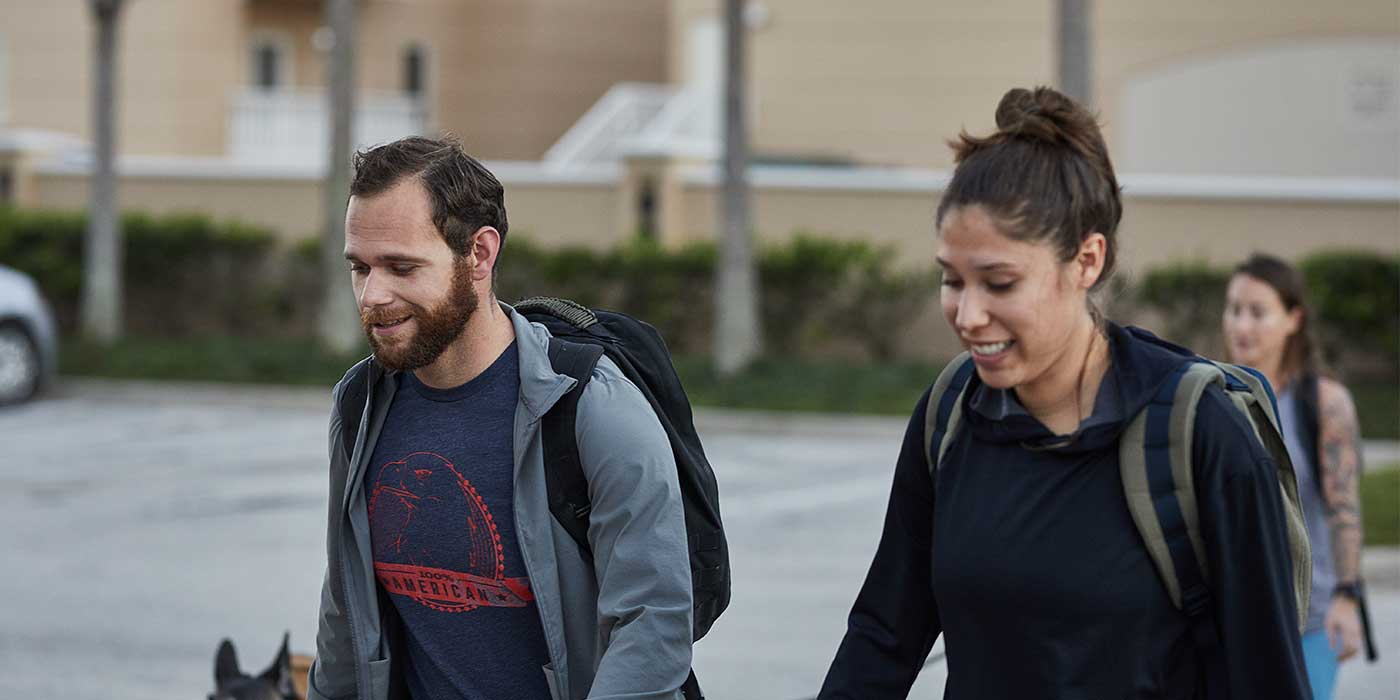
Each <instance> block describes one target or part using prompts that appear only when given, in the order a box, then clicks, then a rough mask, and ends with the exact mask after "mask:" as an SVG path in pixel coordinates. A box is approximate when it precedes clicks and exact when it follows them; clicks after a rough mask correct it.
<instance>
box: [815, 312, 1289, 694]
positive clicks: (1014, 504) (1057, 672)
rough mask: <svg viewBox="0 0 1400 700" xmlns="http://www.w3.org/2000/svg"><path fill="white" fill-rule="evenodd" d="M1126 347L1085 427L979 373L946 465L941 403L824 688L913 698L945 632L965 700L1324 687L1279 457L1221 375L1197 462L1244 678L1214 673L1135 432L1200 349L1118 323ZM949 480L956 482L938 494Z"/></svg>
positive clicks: (1219, 587)
mask: <svg viewBox="0 0 1400 700" xmlns="http://www.w3.org/2000/svg"><path fill="white" fill-rule="evenodd" d="M1108 334H1109V338H1110V343H1111V348H1112V352H1111V363H1110V368H1109V370H1108V373H1107V374H1106V375H1105V378H1104V381H1103V384H1102V385H1101V387H1100V391H1099V395H1098V397H1097V400H1096V402H1095V409H1094V414H1093V415H1092V416H1091V417H1090V418H1088V419H1086V421H1085V422H1084V423H1083V424H1082V425H1081V427H1080V430H1079V431H1078V432H1077V433H1076V435H1075V437H1074V439H1073V440H1071V441H1069V442H1068V444H1063V443H1064V442H1065V441H1064V440H1063V439H1062V438H1057V437H1056V436H1054V435H1053V434H1052V433H1051V432H1050V431H1049V430H1048V429H1047V428H1045V427H1044V426H1043V425H1041V424H1040V422H1039V421H1037V420H1036V419H1034V418H1033V417H1031V416H1030V415H1029V414H1028V413H1026V412H1025V410H1024V409H1023V408H1021V407H1020V405H1019V404H1018V403H1017V402H1016V401H1015V397H1014V394H1012V393H1011V392H1002V391H998V390H994V389H991V388H989V387H986V386H984V385H982V384H981V382H980V381H979V379H978V378H977V376H976V375H975V374H974V375H973V378H972V379H971V381H970V383H969V385H968V391H967V394H966V396H965V399H964V405H963V411H964V412H963V415H964V416H965V423H964V425H963V428H962V429H961V430H960V431H959V433H958V435H957V436H956V437H955V439H954V442H953V443H952V444H951V445H950V447H949V449H948V452H947V454H946V455H945V457H944V462H943V464H942V465H941V467H940V469H939V471H938V483H937V484H936V485H935V484H934V483H933V480H932V477H931V476H930V471H929V464H928V461H927V459H926V457H925V455H924V454H923V445H924V437H923V430H924V422H925V402H926V400H927V394H925V397H924V399H921V400H920V403H919V405H918V407H917V408H916V409H915V411H914V415H913V417H912V418H911V419H910V422H909V428H908V430H907V432H906V433H905V438H904V446H903V449H902V451H901V453H900V456H899V462H898V464H897V465H896V467H895V477H894V488H893V490H892V493H891V495H890V504H889V510H888V512H887V514H886V517H885V527H884V533H883V535H882V537H881V541H880V545H879V549H878V550H877V551H876V554H875V560H874V562H873V563H872V564H871V566H870V572H869V575H868V576H867V578H866V581H865V585H864V587H863V588H862V589H861V592H860V595H859V597H858V598H857V600H856V603H855V606H854V607H853V609H852V610H851V614H850V619H849V627H848V630H847V633H846V636H845V639H844V640H843V641H842V643H841V647H840V649H839V651H838V652H837V655H836V659H835V661H834V662H833V663H832V666H831V669H830V671H829V672H828V674H827V678H826V682H825V684H824V685H823V687H822V690H821V694H820V697H821V698H830V699H836V698H851V699H857V698H858V699H860V700H879V699H881V698H903V697H905V696H906V694H907V693H908V690H909V687H910V685H911V684H912V683H913V681H914V679H915V677H916V676H917V675H918V672H919V669H920V667H921V666H922V664H923V662H924V659H925V657H926V656H927V655H928V652H929V650H930V648H931V647H932V645H933V643H934V640H935V639H937V637H938V635H939V634H945V635H946V637H945V646H946V650H947V663H948V683H947V688H946V691H945V695H944V697H945V698H946V700H971V699H980V698H1076V699H1078V698H1082V699H1084V700H1107V699H1113V700H1117V699H1120V698H1122V699H1127V698H1180V699H1183V700H1184V699H1187V698H1196V697H1199V696H1200V688H1201V686H1202V684H1204V683H1208V682H1210V683H1224V684H1225V685H1226V687H1227V690H1228V692H1227V694H1226V696H1227V697H1229V698H1231V700H1248V699H1250V698H1259V699H1261V700H1262V699H1264V698H1269V699H1270V700H1280V699H1282V700H1294V699H1299V698H1308V697H1309V691H1308V686H1307V681H1306V679H1305V677H1304V672H1303V665H1302V655H1301V650H1300V646H1299V634H1298V628H1297V614H1296V611H1295V609H1294V601H1293V593H1292V589H1291V585H1292V583H1291V581H1292V578H1291V563H1290V560H1289V554H1288V549H1287V540H1286V535H1285V530H1284V520H1283V517H1284V516H1283V511H1282V506H1281V503H1280V496H1279V486H1278V481H1277V477H1276V476H1275V469H1274V465H1273V463H1272V459H1271V458H1270V457H1269V455H1268V453H1267V452H1266V451H1265V450H1264V449H1263V447H1261V446H1260V445H1259V444H1258V442H1257V440H1256V439H1255V438H1254V437H1253V434H1252V431H1251V429H1250V427H1249V425H1248V423H1247V421H1245V420H1244V418H1243V417H1242V416H1240V415H1239V414H1238V413H1237V412H1236V411H1235V410H1234V409H1233V408H1232V407H1231V406H1230V405H1229V399H1228V398H1227V397H1226V396H1225V395H1224V393H1223V392H1221V391H1220V390H1218V389H1216V388H1212V389H1211V390H1209V391H1208V392H1207V393H1206V394H1205V395H1204V396H1203V398H1202V400H1201V404H1200V406H1199V410H1198V412H1197V418H1196V424H1195V434H1194V438H1193V449H1194V453H1193V455H1192V461H1193V465H1194V469H1195V475H1194V477H1195V479H1196V493H1197V498H1198V504H1199V508H1200V521H1201V527H1202V536H1203V538H1204V540H1205V546H1206V550H1207V552H1206V556H1207V561H1208V564H1209V566H1210V576H1211V583H1212V589H1213V590H1212V591H1211V594H1212V610H1213V614H1214V621H1215V624H1216V626H1217V629H1218V632H1219V636H1220V641H1221V653H1223V654H1224V656H1225V659H1224V661H1225V663H1224V666H1225V668H1226V674H1225V675H1226V676H1227V677H1226V678H1224V679H1214V680H1212V679H1207V678H1205V677H1204V674H1203V673H1202V672H1201V671H1200V664H1199V663H1198V660H1197V658H1196V654H1195V649H1194V646H1193V645H1192V643H1191V635H1190V629H1189V626H1188V623H1187V620H1186V618H1185V616H1184V614H1183V613H1181V612H1180V611H1178V610H1176V609H1175V608H1174V607H1173V606H1172V604H1171V602H1170V600H1169V599H1168V597H1167V593H1166V589H1165V587H1164V586H1163V584H1162V583H1161V580H1160V579H1159V578H1158V576H1157V573H1156V570H1155V569H1154V568H1153V564H1152V561H1151V559H1150V558H1149V556H1148V554H1147V551H1146V548H1145V546H1144V545H1143V543H1142V540H1141V537H1140V535H1139V534H1138V532H1137V529H1136V527H1135V526H1134V524H1133V522H1132V519H1131V515H1130V514H1129V512H1128V509H1127V505H1126V503H1125V501H1124V497H1123V490H1122V484H1121V479H1120V476H1119V470H1118V440H1119V437H1120V435H1121V433H1122V431H1123V429H1124V427H1125V426H1126V423H1127V421H1128V419H1130V418H1131V417H1133V416H1134V415H1136V413H1137V412H1138V411H1139V410H1141V409H1142V408H1143V407H1144V406H1145V405H1146V403H1147V402H1148V400H1149V399H1150V398H1151V396H1152V395H1153V394H1154V392H1155V391H1156V390H1157V388H1158V386H1159V385H1160V384H1161V382H1162V381H1164V380H1165V379H1166V378H1167V376H1168V374H1169V373H1170V372H1171V371H1172V370H1173V369H1174V368H1176V367H1178V366H1180V364H1181V363H1182V362H1183V361H1185V360H1187V359H1188V358H1189V357H1190V354H1189V353H1188V352H1187V351H1185V350H1183V349H1181V348H1177V347H1175V346H1172V345H1170V344H1167V343H1165V342H1163V341H1160V340H1158V339H1156V338H1155V337H1152V336H1151V335H1150V334H1148V333H1145V332H1143V331H1138V330H1136V329H1131V330H1130V329H1124V328H1121V327H1118V326H1114V325H1110V327H1109V330H1108ZM935 494H936V496H935Z"/></svg>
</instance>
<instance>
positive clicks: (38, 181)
mask: <svg viewBox="0 0 1400 700" xmlns="http://www.w3.org/2000/svg"><path fill="white" fill-rule="evenodd" d="M117 201H118V202H120V204H121V207H122V209H123V210H127V211H143V212H149V213H152V214H169V213H175V212H192V211H194V212H200V213H203V214H207V215H209V216H211V217H214V218H215V219H239V220H242V221H246V222H248V223H253V224H258V225H262V226H268V227H271V228H272V229H273V230H274V231H276V232H277V233H278V234H279V235H280V236H282V237H283V238H284V239H286V240H288V241H294V240H298V239H301V238H305V237H308V236H312V235H316V231H317V230H318V228H319V226H320V221H321V213H320V210H321V185H320V182H319V181H317V180H311V179H306V178H297V179H284V180H277V179H256V180H254V179H246V178H189V177H121V178H118V180H117ZM24 204H25V205H26V206H30V207H36V208H44V209H86V208H87V204H88V183H87V177H86V176H83V175H56V174H38V175H36V176H35V178H34V184H33V188H32V190H31V196H30V197H29V198H28V200H26V201H25V202H24Z"/></svg>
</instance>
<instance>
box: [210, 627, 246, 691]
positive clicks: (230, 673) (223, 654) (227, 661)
mask: <svg viewBox="0 0 1400 700" xmlns="http://www.w3.org/2000/svg"><path fill="white" fill-rule="evenodd" d="M242 677H243V672H242V671H240V670H238V652H236V651H234V650H233V642H231V641H229V640H228V639H225V640H224V641H222V642H219V651H218V652H217V653H216V654H214V688H215V689H219V688H222V687H224V684H226V683H228V682H229V681H232V680H237V679H239V678H242Z"/></svg>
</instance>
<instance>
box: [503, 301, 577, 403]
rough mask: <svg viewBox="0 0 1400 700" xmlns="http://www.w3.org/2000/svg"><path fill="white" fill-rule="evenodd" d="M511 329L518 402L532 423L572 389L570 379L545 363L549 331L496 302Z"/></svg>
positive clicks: (548, 363)
mask: <svg viewBox="0 0 1400 700" xmlns="http://www.w3.org/2000/svg"><path fill="white" fill-rule="evenodd" d="M500 304H501V308H502V309H504V310H505V312H506V314H507V315H509V316H510V321H511V324H512V325H514V326H515V347H516V352H517V353H518V355H519V357H520V402H521V403H522V404H524V406H525V410H527V411H529V412H530V415H531V416H533V417H534V418H535V419H536V420H538V419H539V418H541V417H542V416H544V414H545V413H546V412H548V411H549V409H550V408H551V407H553V406H554V403H555V402H556V401H558V400H559V397H561V396H563V395H564V394H567V393H568V392H569V390H570V389H572V388H574V384H575V382H574V379H573V378H572V377H569V376H566V375H563V374H559V373H558V372H555V371H554V367H553V365H551V364H550V362H549V338H550V336H549V331H548V330H545V327H544V326H542V325H540V324H538V323H531V322H530V321H529V320H527V319H526V318H525V317H524V316H521V315H520V314H519V313H517V312H516V311H515V309H514V308H513V307H511V306H510V305H509V304H507V303H505V302H500Z"/></svg>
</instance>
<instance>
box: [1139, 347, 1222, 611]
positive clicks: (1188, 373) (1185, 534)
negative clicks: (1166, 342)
mask: <svg viewBox="0 0 1400 700" xmlns="http://www.w3.org/2000/svg"><path fill="white" fill-rule="evenodd" d="M1224 381H1225V378H1224V374H1223V373H1222V371H1221V370H1220V369H1218V368H1217V367H1216V366H1215V365H1214V364H1211V363H1209V362H1198V361H1190V362H1186V363H1183V365H1182V366H1181V367H1180V368H1178V369H1177V370H1175V371H1174V372H1173V373H1172V374H1171V376H1170V377H1169V378H1168V379H1167V380H1166V381H1165V382H1163V383H1162V386H1161V387H1159V388H1158V390H1157V393H1156V394H1155V395H1154V396H1153V397H1152V400H1151V401H1150V402H1149V403H1148V404H1147V407H1146V408H1144V409H1143V410H1142V411H1140V412H1139V413H1138V415H1137V416H1135V417H1134V418H1133V419H1132V421H1130V422H1129V423H1128V427H1127V429H1126V430H1125V431H1124V433H1123V437H1122V438H1121V440H1120V441H1119V460H1118V462H1119V469H1120V471H1121V475H1122V481H1123V493H1124V496H1126V499H1127V503H1128V511H1129V512H1130V513H1132V516H1133V522H1134V523H1136V524H1137V528H1138V532H1140V533H1141V534H1142V539H1143V542H1144V543H1145V544H1146V545H1147V551H1148V553H1149V554H1150V555H1151V556H1152V563H1153V564H1154V565H1155V566H1156V567H1157V573H1158V574H1159V575H1160V576H1161V579H1162V583H1163V584H1164V585H1165V586H1166V588H1167V595H1168V596H1169V597H1170V598H1171V601H1172V604H1173V605H1175V606H1176V607H1177V609H1179V610H1183V611H1185V612H1186V613H1187V614H1188V615H1193V616H1194V615H1198V614H1200V613H1202V612H1205V611H1206V610H1207V609H1208V608H1209V588H1208V586H1207V585H1206V582H1207V581H1208V580H1209V576H1210V570H1209V567H1208V566H1207V564H1206V557H1205V545H1204V543H1203V542H1202V540H1201V528H1200V514H1199V512H1198V511H1197V508H1196V481H1195V478H1194V476H1193V471H1192V468H1191V438H1192V432H1193V431H1194V429H1195V425H1196V406H1197V404H1198V403H1199V401H1200V398H1201V395H1202V394H1203V393H1205V390H1206V387H1208V386H1209V385H1211V384H1220V385H1223V384H1224Z"/></svg>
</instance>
